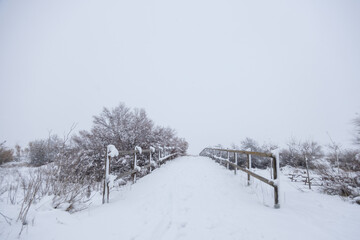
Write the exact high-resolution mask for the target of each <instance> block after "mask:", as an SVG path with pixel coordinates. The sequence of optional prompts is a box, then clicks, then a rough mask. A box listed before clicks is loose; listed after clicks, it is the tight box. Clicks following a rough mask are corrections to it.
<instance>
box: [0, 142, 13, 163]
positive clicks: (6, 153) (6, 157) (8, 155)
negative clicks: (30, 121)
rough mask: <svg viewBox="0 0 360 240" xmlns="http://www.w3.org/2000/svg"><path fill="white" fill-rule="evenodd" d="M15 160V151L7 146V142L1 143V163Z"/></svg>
mask: <svg viewBox="0 0 360 240" xmlns="http://www.w3.org/2000/svg"><path fill="white" fill-rule="evenodd" d="M13 160H14V151H13V150H11V149H8V148H6V147H5V142H3V143H0V165H2V164H4V163H7V162H11V161H13Z"/></svg>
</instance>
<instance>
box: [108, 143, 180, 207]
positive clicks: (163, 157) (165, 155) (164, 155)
mask: <svg viewBox="0 0 360 240" xmlns="http://www.w3.org/2000/svg"><path fill="white" fill-rule="evenodd" d="M156 152H157V155H158V156H157V159H156V157H155V158H154V157H153V155H155V154H156ZM145 154H148V155H149V158H148V161H149V162H148V164H146V165H144V166H142V167H140V166H138V165H137V159H138V156H139V155H145ZM127 155H133V164H132V169H131V170H130V171H127V172H125V173H122V174H120V175H119V176H117V177H116V179H115V180H117V179H121V178H126V177H129V176H132V181H133V183H136V178H137V173H138V172H140V171H141V168H142V169H147V168H148V169H149V173H151V171H152V169H153V168H156V167H160V166H161V165H162V164H163V163H165V162H166V161H167V160H170V159H173V158H175V157H176V156H177V155H179V153H178V151H177V149H175V148H172V147H158V148H154V147H150V148H149V149H141V148H139V147H135V149H134V150H129V151H118V156H127ZM111 159H112V157H111V156H110V154H109V148H107V154H106V160H105V175H104V185H103V199H102V203H103V204H104V203H105V196H106V202H107V203H109V194H110V186H109V184H110V179H109V175H110V163H111Z"/></svg>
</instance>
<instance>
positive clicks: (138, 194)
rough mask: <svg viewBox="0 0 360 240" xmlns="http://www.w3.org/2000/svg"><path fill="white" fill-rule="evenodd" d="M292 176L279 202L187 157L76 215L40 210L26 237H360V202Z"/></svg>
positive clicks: (201, 160) (220, 169) (158, 239)
mask: <svg viewBox="0 0 360 240" xmlns="http://www.w3.org/2000/svg"><path fill="white" fill-rule="evenodd" d="M289 184H290V183H288V182H287V181H286V180H285V179H284V178H283V182H282V185H283V186H282V187H283V190H284V191H285V192H286V195H285V199H286V202H285V203H284V202H283V204H282V206H281V209H274V208H272V207H269V206H265V205H264V204H263V203H262V201H260V200H259V198H258V197H257V196H256V194H252V191H253V190H251V189H250V188H249V187H246V186H244V184H243V178H241V177H240V176H238V175H237V176H234V174H233V172H231V171H228V170H226V169H225V168H223V167H221V166H219V165H218V164H216V163H215V162H213V161H212V160H210V159H208V158H204V157H182V158H178V159H175V160H174V161H171V162H169V163H167V164H166V165H164V166H163V167H161V168H160V169H157V170H155V171H154V172H153V173H152V174H150V175H148V176H146V177H144V178H142V179H140V180H139V181H138V182H137V183H136V184H134V185H131V186H127V187H125V188H124V189H123V190H122V191H120V192H112V193H111V195H110V196H111V203H110V204H106V205H102V206H100V205H99V206H94V207H92V208H90V209H88V210H86V211H83V212H80V213H77V214H73V215H69V214H67V213H64V212H62V211H60V210H59V211H58V212H57V214H54V210H52V211H42V212H39V214H38V216H37V217H36V219H35V223H34V226H31V227H29V228H28V230H27V231H25V232H24V233H23V235H22V238H23V239H34V240H35V239H36V240H41V239H46V240H50V239H59V240H64V239H66V240H71V239H77V240H78V239H87V240H92V239H96V240H99V239H106V240H112V239H117V240H119V239H121V240H123V239H124V240H126V239H153V240H161V239H221V240H224V239H247V240H250V239H284V240H285V239H286V240H289V239H301V240H303V239H304V238H305V239H317V240H319V239H326V240H330V239H347V240H349V239H358V237H359V236H360V229H359V226H360V207H359V206H356V205H351V204H349V203H345V202H342V201H341V200H340V199H338V198H335V197H331V196H326V195H322V194H318V193H313V192H308V193H304V192H299V191H298V190H296V189H295V188H293V187H291V186H290V185H289ZM283 196H284V194H282V198H281V199H282V200H283V199H284V197H283Z"/></svg>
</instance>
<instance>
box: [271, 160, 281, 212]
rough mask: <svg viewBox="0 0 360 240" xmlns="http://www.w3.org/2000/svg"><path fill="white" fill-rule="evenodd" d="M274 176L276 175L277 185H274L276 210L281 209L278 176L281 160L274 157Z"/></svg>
mask: <svg viewBox="0 0 360 240" xmlns="http://www.w3.org/2000/svg"><path fill="white" fill-rule="evenodd" d="M272 159H273V161H272V162H273V170H274V171H273V175H274V180H275V181H276V184H275V185H274V201H275V205H274V208H280V203H279V187H278V184H279V176H278V170H279V169H278V168H279V161H280V159H277V158H276V157H273V158H272Z"/></svg>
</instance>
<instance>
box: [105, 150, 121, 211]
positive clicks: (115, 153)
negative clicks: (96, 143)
mask: <svg viewBox="0 0 360 240" xmlns="http://www.w3.org/2000/svg"><path fill="white" fill-rule="evenodd" d="M118 155H119V151H118V150H117V149H116V147H115V146H114V145H108V146H107V148H106V159H105V179H104V189H103V199H102V203H103V204H104V203H105V196H106V199H107V203H109V195H110V187H109V183H110V159H111V158H112V157H117V156H118Z"/></svg>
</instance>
